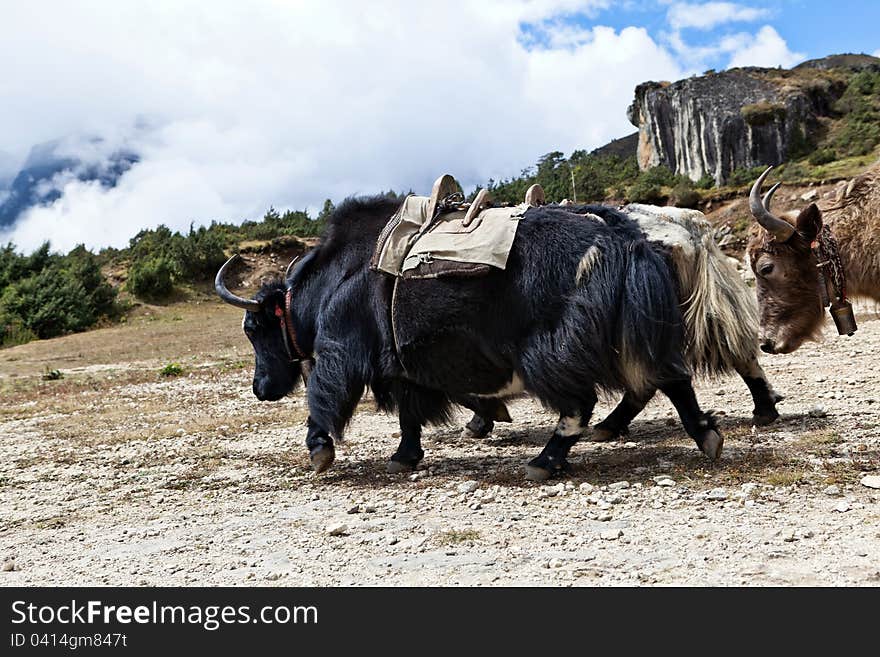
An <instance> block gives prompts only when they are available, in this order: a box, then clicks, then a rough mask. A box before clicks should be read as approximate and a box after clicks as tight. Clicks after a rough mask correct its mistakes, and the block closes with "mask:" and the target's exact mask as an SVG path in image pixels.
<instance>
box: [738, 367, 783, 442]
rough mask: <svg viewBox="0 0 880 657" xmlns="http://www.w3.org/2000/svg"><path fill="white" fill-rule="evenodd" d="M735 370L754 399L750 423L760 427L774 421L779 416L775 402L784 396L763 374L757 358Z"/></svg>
mask: <svg viewBox="0 0 880 657" xmlns="http://www.w3.org/2000/svg"><path fill="white" fill-rule="evenodd" d="M736 371H737V372H739V375H740V376H741V377H742V379H743V381H745V382H746V385H747V386H748V387H749V392H751V393H752V399H753V400H755V410H754V411H752V424H754V425H756V426H759V427H761V426H764V425H765V424H770V423H771V422H773V421H775V420H776V419H777V418H778V417H779V411H777V410H776V404H777V403H778V402H781V401H782V400H783V399H785V398H784V397H783V396H782V395H780V394H779V393H778V392H776V391H775V390H773V388H772V386H771V385H770V383H769V382H768V381H767V375H766V374H764V370H763V369H762V368H761V365H760V364H758V359H757V358H755V359H753V360H752V361H751V362H749V363H748V364H747V365H745V366H744V367H737V368H736Z"/></svg>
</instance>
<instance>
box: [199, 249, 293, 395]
mask: <svg viewBox="0 0 880 657" xmlns="http://www.w3.org/2000/svg"><path fill="white" fill-rule="evenodd" d="M237 258H238V256H237V255H234V256H232V257H231V258H230V259H229V260H227V261H226V263H225V264H224V265H223V266H222V267H221V268H220V271H218V272H217V277H216V279H215V280H214V287H215V289H216V290H217V294H218V295H219V296H220V298H221V299H223V300H224V301H225V302H226V303H228V304H230V305H233V306H235V307H237V308H242V309H243V310H244V311H245V313H244V320H242V328H243V329H244V333H245V335H246V336H247V338H248V340H250V342H251V346H253V348H254V361H255V362H254V382H253V390H254V395H255V396H256V397H257V399H259V400H260V401H277V400H279V399H281V398H282V397H284V396H285V395H287V394H289V393H291V392H292V391H293V390H294V388H295V387H296V385H297V382H298V381H299V380H300V379H302V380H303V381H305V378H306V372H307V370H308V367H309V364H310V360H309V356H308V355H307V354H305V353H303V352H302V351H301V349H302V347H301V346H300V342H299V341H297V329H298V326H297V324H298V322H297V320H296V317H295V316H294V313H293V309H288V308H287V306H286V304H287V297H288V295H287V292H288V290H289V289H290V288H291V286H292V285H293V284H294V282H295V280H296V278H297V277H296V273H297V270H300V271H301V270H302V267H296V268H294V264H295V263H296V260H294V261H293V262H291V263H290V265H289V266H288V268H287V273H286V275H285V277H284V281H274V282H271V283H266V284H265V285H263V287H262V288H261V289H260V291H259V292H258V293H257V295H256V296H255V297H254V298H253V299H244V298H242V297H239V296H236V295H235V294H233V293H232V292H230V291H229V290H228V289H227V287H226V284H225V282H224V276H225V274H226V270H227V269H228V267H229V265H230V264H232V263H233V262H234V261H235V260H236V259H237ZM308 259H309V257H308V256H306V258H305V259H304V260H303V263H302V264H305V260H308ZM292 272H293V273H292ZM288 312H289V313H290V314H289V315H288V316H287V318H285V314H286V313H288ZM285 321H287V322H290V323H291V324H292V327H291V328H292V332H293V335H291V330H290V329H288V328H287V326H286V325H285ZM300 339H301V336H300Z"/></svg>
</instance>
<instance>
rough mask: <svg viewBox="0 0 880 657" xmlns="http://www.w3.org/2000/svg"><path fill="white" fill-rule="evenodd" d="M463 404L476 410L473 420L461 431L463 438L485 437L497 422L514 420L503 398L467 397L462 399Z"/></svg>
mask: <svg viewBox="0 0 880 657" xmlns="http://www.w3.org/2000/svg"><path fill="white" fill-rule="evenodd" d="M460 403H461V405H462V406H464V407H465V408H469V409H470V410H472V411H473V412H474V416H473V417H472V418H471V421H470V422H468V423H467V424H466V425H465V426H464V429H463V430H462V432H461V437H462V438H485V437H486V436H488V435H489V434H490V433H492V429H494V428H495V422H512V421H513V420H512V419H511V417H510V413H509V412H508V410H507V406H506V405H505V404H504V401H502V400H501V399H494V398H487V397H467V398H466V399H462V400H461V402H460Z"/></svg>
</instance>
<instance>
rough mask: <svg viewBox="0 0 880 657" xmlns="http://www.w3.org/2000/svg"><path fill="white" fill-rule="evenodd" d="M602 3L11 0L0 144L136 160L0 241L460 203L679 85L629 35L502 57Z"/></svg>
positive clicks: (1, 51) (78, 238) (71, 240)
mask: <svg viewBox="0 0 880 657" xmlns="http://www.w3.org/2000/svg"><path fill="white" fill-rule="evenodd" d="M607 4H608V3H607V2H605V1H604V0H596V1H594V2H586V3H585V2H576V1H575V0H540V1H539V2H528V1H527V0H520V1H516V2H514V1H508V0H503V1H502V0H490V1H488V2H487V1H485V0H470V1H465V0H459V1H458V2H453V3H451V6H449V5H445V6H444V7H443V9H442V10H439V9H438V7H437V6H433V5H431V6H426V5H427V3H409V2H407V3H396V2H391V1H384V2H383V1H381V0H377V1H376V2H372V3H369V4H366V3H365V4H355V3H344V2H326V1H325V2H296V3H291V2H281V1H280V0H278V1H272V0H266V1H264V2H262V3H259V4H254V3H240V2H234V1H233V0H224V1H223V2H214V3H210V4H205V3H201V2H179V1H174V2H172V1H171V0H164V1H158V0H157V1H151V2H124V3H109V4H108V3H106V2H100V1H99V0H83V1H82V2H77V3H68V2H47V1H43V2H39V1H35V2H28V3H12V4H10V5H9V6H8V7H6V8H5V9H4V10H3V15H2V20H0V60H2V61H12V62H15V66H9V67H6V69H4V75H3V89H4V93H3V96H4V102H3V103H2V104H0V143H2V144H3V146H4V148H5V149H7V150H8V151H10V152H11V154H12V156H14V157H17V158H20V159H23V157H24V155H25V154H26V152H27V149H28V148H29V147H30V146H31V145H32V144H35V143H39V142H42V141H46V140H49V139H54V138H57V137H59V136H62V135H67V134H97V135H101V136H103V137H105V142H104V146H102V148H107V149H112V148H114V147H120V146H128V147H131V148H133V149H135V150H136V151H137V152H138V153H140V154H141V156H142V161H141V162H140V163H138V164H136V165H135V166H134V167H132V168H131V169H130V170H129V171H128V172H127V173H126V174H125V175H124V176H123V177H122V178H121V179H120V182H119V184H118V186H117V187H116V188H114V189H106V188H102V187H100V186H99V185H97V184H96V183H83V182H80V181H76V180H59V181H58V182H59V184H61V186H62V191H63V196H62V198H60V199H59V200H58V201H57V202H55V203H54V204H52V205H51V206H49V207H41V208H34V209H32V210H31V211H29V212H28V213H27V214H26V215H25V217H24V218H23V220H21V221H19V222H18V224H17V225H16V227H15V229H14V230H13V231H12V233H11V234H7V235H0V242H3V241H5V240H8V239H12V240H14V241H15V242H16V243H17V244H18V245H19V246H20V247H21V248H23V249H29V248H33V247H34V246H36V245H38V244H39V243H40V242H42V241H43V240H44V239H45V238H46V237H51V238H52V240H53V244H54V245H55V246H56V247H58V248H62V249H66V248H69V247H71V246H73V245H74V244H76V243H78V242H85V243H86V244H87V245H89V246H102V245H110V244H112V245H121V244H124V243H125V242H126V241H127V240H128V238H129V237H131V236H132V235H134V234H135V233H136V232H137V231H138V230H139V229H140V228H143V227H147V226H155V225H157V224H158V223H166V224H168V225H169V226H171V227H173V228H178V229H181V228H186V227H187V226H188V225H189V223H190V222H191V221H196V222H197V223H199V222H208V221H210V220H212V219H217V220H231V221H238V220H241V219H244V218H257V217H259V216H260V215H261V214H262V212H263V211H264V210H265V209H266V208H267V207H268V206H269V205H270V204H274V205H275V206H276V207H280V208H285V207H290V208H303V207H311V208H318V207H320V205H321V203H322V202H323V199H325V198H328V197H329V198H332V199H335V200H340V199H342V198H343V197H345V196H347V195H349V194H357V193H372V192H375V191H378V190H382V189H388V188H391V187H393V188H394V189H397V190H406V189H409V188H413V189H415V190H417V191H423V192H425V193H426V192H427V191H428V189H429V186H430V183H431V181H433V179H434V178H435V177H436V176H437V175H439V174H440V173H442V172H446V171H448V172H451V173H453V174H455V175H456V176H457V177H458V178H459V180H461V181H462V182H463V183H464V184H465V185H466V186H467V187H472V186H473V185H475V184H477V183H481V182H485V181H486V180H487V179H488V178H489V177H494V178H496V179H497V178H499V177H503V176H507V175H510V174H512V173H516V172H518V171H519V170H520V169H521V168H523V167H525V166H528V165H530V164H532V163H533V162H534V161H535V160H536V158H537V157H538V156H539V155H541V154H543V153H545V152H547V151H549V150H553V149H559V150H563V151H566V152H568V151H571V150H572V149H574V148H582V147H588V148H589V147H595V146H599V145H601V144H603V143H604V142H606V141H608V140H610V139H612V138H615V137H619V136H621V135H623V134H626V133H627V132H629V131H631V130H632V129H633V128H632V127H631V126H630V125H629V123H628V122H627V120H626V117H625V110H626V106H627V104H628V103H629V102H630V100H631V98H632V91H633V88H634V87H635V85H636V84H638V83H639V82H642V81H644V80H647V79H676V78H679V77H682V76H683V75H684V74H685V73H687V72H688V71H685V70H682V69H681V67H680V66H679V65H678V64H676V62H675V60H674V58H673V57H672V56H671V55H670V54H669V53H668V52H667V51H665V50H664V49H663V48H662V47H660V46H659V45H658V44H657V43H656V42H655V41H654V40H653V39H652V38H651V37H650V36H649V35H648V33H647V32H646V31H645V30H644V29H638V28H627V29H624V30H622V31H620V32H616V31H614V30H612V29H610V28H604V27H596V28H593V29H580V30H578V29H575V28H570V29H569V30H568V31H567V33H566V35H565V36H564V38H561V39H557V40H556V41H555V42H550V44H549V47H541V48H526V47H524V46H523V44H522V43H521V33H520V26H521V23H522V22H523V21H528V22H534V23H537V24H545V23H546V24H547V25H552V24H553V23H554V21H558V20H559V18H560V16H561V15H565V14H568V13H571V12H579V13H587V14H589V12H591V11H595V10H596V9H598V8H600V7H602V6H605V5H607Z"/></svg>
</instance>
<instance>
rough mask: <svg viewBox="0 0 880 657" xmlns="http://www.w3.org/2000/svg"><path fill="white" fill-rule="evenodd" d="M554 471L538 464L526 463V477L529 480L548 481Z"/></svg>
mask: <svg viewBox="0 0 880 657" xmlns="http://www.w3.org/2000/svg"><path fill="white" fill-rule="evenodd" d="M552 476H553V473H552V472H550V471H549V470H548V469H546V468H542V467H539V466H537V465H526V479H528V480H529V481H547V480H548V479H549V478H550V477H552Z"/></svg>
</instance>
